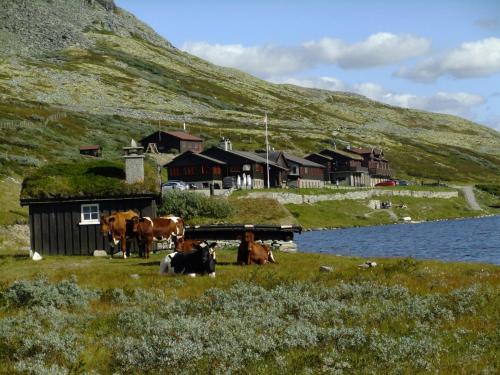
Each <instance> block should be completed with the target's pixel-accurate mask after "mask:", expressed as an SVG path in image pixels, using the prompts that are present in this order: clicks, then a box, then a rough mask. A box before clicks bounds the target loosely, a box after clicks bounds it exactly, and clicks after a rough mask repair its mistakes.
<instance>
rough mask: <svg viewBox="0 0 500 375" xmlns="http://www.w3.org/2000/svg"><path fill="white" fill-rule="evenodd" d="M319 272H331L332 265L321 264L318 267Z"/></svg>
mask: <svg viewBox="0 0 500 375" xmlns="http://www.w3.org/2000/svg"><path fill="white" fill-rule="evenodd" d="M319 272H323V273H329V272H333V267H330V266H321V267H319Z"/></svg>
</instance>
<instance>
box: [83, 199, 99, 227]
mask: <svg viewBox="0 0 500 375" xmlns="http://www.w3.org/2000/svg"><path fill="white" fill-rule="evenodd" d="M87 207H97V219H90V220H85V218H84V212H83V210H84V208H87ZM100 212H101V211H100V209H99V203H89V204H82V205H81V206H80V225H96V224H100V223H101V220H100V216H99V214H100Z"/></svg>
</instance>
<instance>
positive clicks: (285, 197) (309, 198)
mask: <svg viewBox="0 0 500 375" xmlns="http://www.w3.org/2000/svg"><path fill="white" fill-rule="evenodd" d="M375 196H387V197H392V196H402V197H412V198H431V199H435V198H439V199H451V198H457V197H458V191H414V190H386V189H370V190H362V191H350V192H346V193H336V194H321V195H301V194H295V193H287V192H279V193H278V192H252V193H249V194H248V195H247V197H248V198H271V199H276V200H277V201H278V202H280V203H281V204H304V203H317V202H322V201H343V200H364V199H369V198H372V197H375Z"/></svg>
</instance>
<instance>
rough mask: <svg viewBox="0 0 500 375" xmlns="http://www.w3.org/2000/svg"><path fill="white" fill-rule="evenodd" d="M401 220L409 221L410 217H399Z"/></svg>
mask: <svg viewBox="0 0 500 375" xmlns="http://www.w3.org/2000/svg"><path fill="white" fill-rule="evenodd" d="M401 220H403V221H404V222H405V223H409V222H410V221H411V217H410V216H405V217H403V218H401Z"/></svg>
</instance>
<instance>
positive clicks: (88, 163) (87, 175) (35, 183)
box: [21, 159, 160, 203]
mask: <svg viewBox="0 0 500 375" xmlns="http://www.w3.org/2000/svg"><path fill="white" fill-rule="evenodd" d="M124 164H125V163H124V162H123V161H109V160H94V159H93V160H89V159H85V160H81V161H73V162H66V163H54V164H48V165H45V166H44V167H42V168H39V169H37V170H36V171H35V172H34V173H33V174H31V175H30V176H28V177H26V178H25V179H24V181H23V184H22V188H21V202H23V203H29V202H30V201H36V200H41V199H45V200H68V199H77V198H78V199H82V198H112V197H135V196H156V195H158V194H159V186H160V184H159V181H158V173H157V171H156V168H155V167H154V166H153V165H151V164H150V163H146V162H145V163H144V181H143V182H141V183H135V184H127V183H126V181H125V171H124V169H125V165H124Z"/></svg>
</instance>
